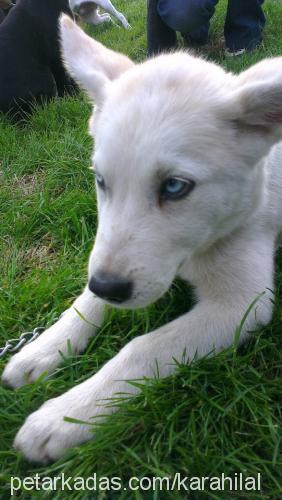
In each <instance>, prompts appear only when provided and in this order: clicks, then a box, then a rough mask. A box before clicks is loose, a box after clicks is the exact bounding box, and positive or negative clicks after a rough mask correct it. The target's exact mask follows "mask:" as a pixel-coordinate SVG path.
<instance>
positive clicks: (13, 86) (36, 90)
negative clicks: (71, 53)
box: [0, 0, 76, 117]
mask: <svg viewBox="0 0 282 500" xmlns="http://www.w3.org/2000/svg"><path fill="white" fill-rule="evenodd" d="M3 1H5V3H6V4H7V3H8V0H0V2H3ZM62 12H64V13H66V14H68V15H69V16H70V17H73V16H72V11H71V9H70V7H69V1H68V0H17V3H16V5H15V6H13V7H12V9H11V11H10V12H9V15H8V16H7V17H6V18H5V19H4V21H3V22H2V24H1V26H0V111H2V112H11V114H12V115H13V116H15V117H18V116H21V115H22V113H26V112H27V111H29V110H30V109H31V107H32V103H33V102H35V101H36V102H42V101H43V100H47V99H50V98H52V97H55V96H56V95H58V96H62V95H64V94H65V93H72V92H73V91H74V90H75V89H76V85H75V84H74V82H73V81H72V80H71V78H70V77H69V75H68V74H67V73H66V71H65V69H64V67H63V64H62V61H61V54H60V49H59V36H58V20H59V17H60V14H61V13H62Z"/></svg>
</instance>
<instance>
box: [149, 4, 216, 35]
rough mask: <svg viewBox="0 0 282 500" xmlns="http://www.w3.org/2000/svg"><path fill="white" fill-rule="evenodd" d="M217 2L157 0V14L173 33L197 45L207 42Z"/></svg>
mask: <svg viewBox="0 0 282 500" xmlns="http://www.w3.org/2000/svg"><path fill="white" fill-rule="evenodd" d="M217 2H218V0H159V1H158V13H159V15H160V17H161V19H162V20H163V21H164V22H165V23H166V24H167V25H168V26H169V27H170V28H171V29H173V30H174V31H180V32H181V33H182V34H184V35H185V36H187V37H189V39H190V40H191V41H193V42H194V43H198V44H200V45H201V44H204V43H206V42H207V38H208V30H209V21H210V19H211V17H212V16H213V14H214V10H215V6H216V4H217Z"/></svg>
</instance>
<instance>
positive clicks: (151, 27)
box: [147, 0, 176, 56]
mask: <svg viewBox="0 0 282 500" xmlns="http://www.w3.org/2000/svg"><path fill="white" fill-rule="evenodd" d="M158 2H159V0H148V1H147V43H148V55H149V56H152V55H154V54H158V53H159V52H162V51H166V50H170V49H172V48H173V47H174V46H175V45H176V33H175V31H174V30H173V29H171V28H170V27H169V26H168V25H167V24H165V22H164V21H163V20H162V18H161V17H160V16H159V13H158Z"/></svg>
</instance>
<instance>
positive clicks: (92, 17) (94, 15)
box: [81, 9, 112, 26]
mask: <svg viewBox="0 0 282 500" xmlns="http://www.w3.org/2000/svg"><path fill="white" fill-rule="evenodd" d="M81 17H82V19H83V21H85V22H86V23H88V24H93V26H98V25H99V24H103V23H106V22H107V23H110V22H111V21H112V19H111V16H110V15H109V14H100V13H99V11H98V9H94V10H93V11H92V12H90V13H87V14H84V15H82V14H81Z"/></svg>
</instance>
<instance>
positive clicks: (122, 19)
mask: <svg viewBox="0 0 282 500" xmlns="http://www.w3.org/2000/svg"><path fill="white" fill-rule="evenodd" d="M118 19H119V21H120V23H121V24H122V26H123V27H124V28H125V29H126V30H130V29H131V26H130V24H129V22H128V21H127V19H126V17H125V16H124V15H123V14H120V15H119V18H118Z"/></svg>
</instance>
